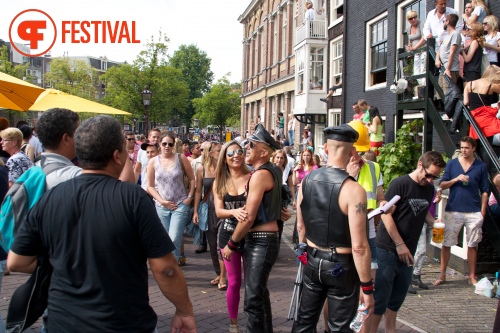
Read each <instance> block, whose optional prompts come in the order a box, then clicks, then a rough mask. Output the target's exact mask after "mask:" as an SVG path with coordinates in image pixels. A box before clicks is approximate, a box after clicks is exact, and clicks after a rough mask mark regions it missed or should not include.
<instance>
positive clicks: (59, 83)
mask: <svg viewBox="0 0 500 333" xmlns="http://www.w3.org/2000/svg"><path fill="white" fill-rule="evenodd" d="M45 80H46V81H47V82H50V84H51V86H52V88H54V89H58V90H61V91H64V92H66V93H68V94H71V95H74V96H79V97H82V98H86V99H90V100H92V101H95V95H96V93H97V89H96V86H97V84H98V82H99V76H98V74H97V71H96V70H95V69H94V68H92V66H90V64H88V63H86V62H85V61H83V60H76V59H70V58H67V57H62V58H54V59H53V60H52V61H51V62H50V71H49V72H47V73H45Z"/></svg>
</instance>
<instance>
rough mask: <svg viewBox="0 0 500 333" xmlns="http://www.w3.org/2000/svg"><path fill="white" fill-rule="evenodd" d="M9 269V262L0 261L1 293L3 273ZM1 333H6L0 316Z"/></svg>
mask: <svg viewBox="0 0 500 333" xmlns="http://www.w3.org/2000/svg"><path fill="white" fill-rule="evenodd" d="M6 269H7V260H2V261H0V291H1V290H2V281H3V272H5V270H6ZM0 333H5V324H4V323H3V319H2V315H1V314H0Z"/></svg>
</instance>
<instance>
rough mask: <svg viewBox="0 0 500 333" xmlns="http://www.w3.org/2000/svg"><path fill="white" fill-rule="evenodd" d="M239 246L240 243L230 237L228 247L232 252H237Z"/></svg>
mask: <svg viewBox="0 0 500 333" xmlns="http://www.w3.org/2000/svg"><path fill="white" fill-rule="evenodd" d="M238 245H240V243H239V242H235V241H233V238H232V236H231V237H229V240H228V241H227V247H229V249H230V250H231V251H236V250H237V249H238Z"/></svg>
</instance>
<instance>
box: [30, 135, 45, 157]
mask: <svg viewBox="0 0 500 333" xmlns="http://www.w3.org/2000/svg"><path fill="white" fill-rule="evenodd" d="M29 144H30V145H32V146H33V147H34V148H35V157H36V156H37V155H38V154H41V153H43V147H42V143H41V142H40V140H38V138H37V137H36V136H34V135H33V136H32V137H31V139H30V141H29Z"/></svg>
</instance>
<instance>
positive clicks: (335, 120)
mask: <svg viewBox="0 0 500 333" xmlns="http://www.w3.org/2000/svg"><path fill="white" fill-rule="evenodd" d="M340 124H342V109H328V127H330V126H339V125H340Z"/></svg>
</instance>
